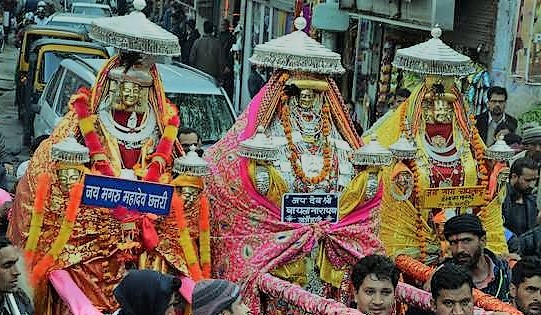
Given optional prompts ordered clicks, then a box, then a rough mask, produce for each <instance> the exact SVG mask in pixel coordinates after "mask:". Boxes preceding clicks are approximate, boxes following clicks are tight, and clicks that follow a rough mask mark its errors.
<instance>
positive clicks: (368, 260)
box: [351, 255, 400, 291]
mask: <svg viewBox="0 0 541 315" xmlns="http://www.w3.org/2000/svg"><path fill="white" fill-rule="evenodd" d="M370 274H374V275H375V276H376V277H377V279H378V280H390V281H391V283H392V284H393V288H396V286H397V285H398V278H399V276H400V272H399V271H398V269H397V268H396V266H395V264H394V262H393V261H392V260H391V259H390V258H389V257H387V256H382V255H369V256H365V257H363V258H361V259H360V260H359V261H358V262H357V263H356V264H355V266H353V270H352V272H351V281H352V282H353V287H354V288H355V291H359V288H360V287H361V284H362V283H363V281H364V279H365V278H366V277H367V276H368V275H370Z"/></svg>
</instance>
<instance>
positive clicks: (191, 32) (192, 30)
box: [180, 19, 201, 64]
mask: <svg viewBox="0 0 541 315" xmlns="http://www.w3.org/2000/svg"><path fill="white" fill-rule="evenodd" d="M199 37H201V34H199V31H198V30H197V28H196V27H195V20H193V19H189V20H187V21H186V31H185V32H184V34H183V35H182V38H180V49H181V54H180V58H181V60H182V63H184V64H190V52H191V51H192V47H193V44H194V43H195V41H196V40H197V39H198V38H199Z"/></svg>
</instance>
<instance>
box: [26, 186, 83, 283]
mask: <svg viewBox="0 0 541 315" xmlns="http://www.w3.org/2000/svg"><path fill="white" fill-rule="evenodd" d="M83 188H84V185H83V183H81V182H79V183H75V184H73V186H72V187H71V190H70V197H69V201H68V205H67V207H66V213H65V215H64V219H63V221H62V225H61V226H60V231H59V232H58V236H57V237H56V239H55V240H54V242H53V244H52V245H51V248H50V249H49V251H48V252H47V254H45V256H43V257H42V258H41V259H40V260H39V261H38V263H37V264H36V266H35V267H34V269H33V271H32V276H31V283H32V285H34V286H37V285H38V284H39V283H40V282H41V280H42V279H43V278H44V277H45V275H46V274H47V272H48V271H49V270H50V269H51V268H53V267H54V265H55V263H56V261H57V260H58V257H59V256H60V253H62V250H63V249H64V247H65V246H66V244H67V242H68V241H69V238H70V236H71V234H72V232H73V226H74V224H75V220H76V219H77V214H78V212H79V206H80V205H81V198H82V196H83Z"/></svg>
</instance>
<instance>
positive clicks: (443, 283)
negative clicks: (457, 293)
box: [430, 263, 474, 300]
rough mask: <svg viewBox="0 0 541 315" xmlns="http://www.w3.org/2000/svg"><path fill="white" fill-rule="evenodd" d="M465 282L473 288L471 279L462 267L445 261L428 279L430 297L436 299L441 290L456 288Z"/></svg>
mask: <svg viewBox="0 0 541 315" xmlns="http://www.w3.org/2000/svg"><path fill="white" fill-rule="evenodd" d="M464 284H467V285H468V286H469V287H470V289H472V290H473V288H474V286H473V279H472V276H471V274H470V273H469V272H468V270H466V269H465V268H464V267H462V266H459V265H457V264H454V263H446V264H444V265H442V266H441V267H440V268H438V269H437V270H436V272H434V274H433V275H432V280H430V291H431V292H432V298H433V299H434V300H436V299H437V298H438V296H439V295H440V292H441V290H456V289H460V287H461V286H463V285H464Z"/></svg>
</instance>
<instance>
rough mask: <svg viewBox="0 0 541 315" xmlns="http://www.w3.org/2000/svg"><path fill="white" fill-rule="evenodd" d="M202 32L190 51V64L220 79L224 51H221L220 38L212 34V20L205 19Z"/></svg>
mask: <svg viewBox="0 0 541 315" xmlns="http://www.w3.org/2000/svg"><path fill="white" fill-rule="evenodd" d="M203 32H204V34H203V36H202V37H201V38H199V39H197V40H196V41H195V43H194V44H193V46H192V50H191V51H190V65H192V66H194V67H196V68H197V69H199V70H201V71H204V72H206V73H208V74H210V75H211V76H213V77H214V79H216V80H220V76H221V73H222V69H223V64H224V53H225V52H223V51H222V44H221V43H220V40H219V39H218V38H216V37H214V36H213V32H214V25H213V24H212V22H210V21H205V23H204V24H203Z"/></svg>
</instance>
